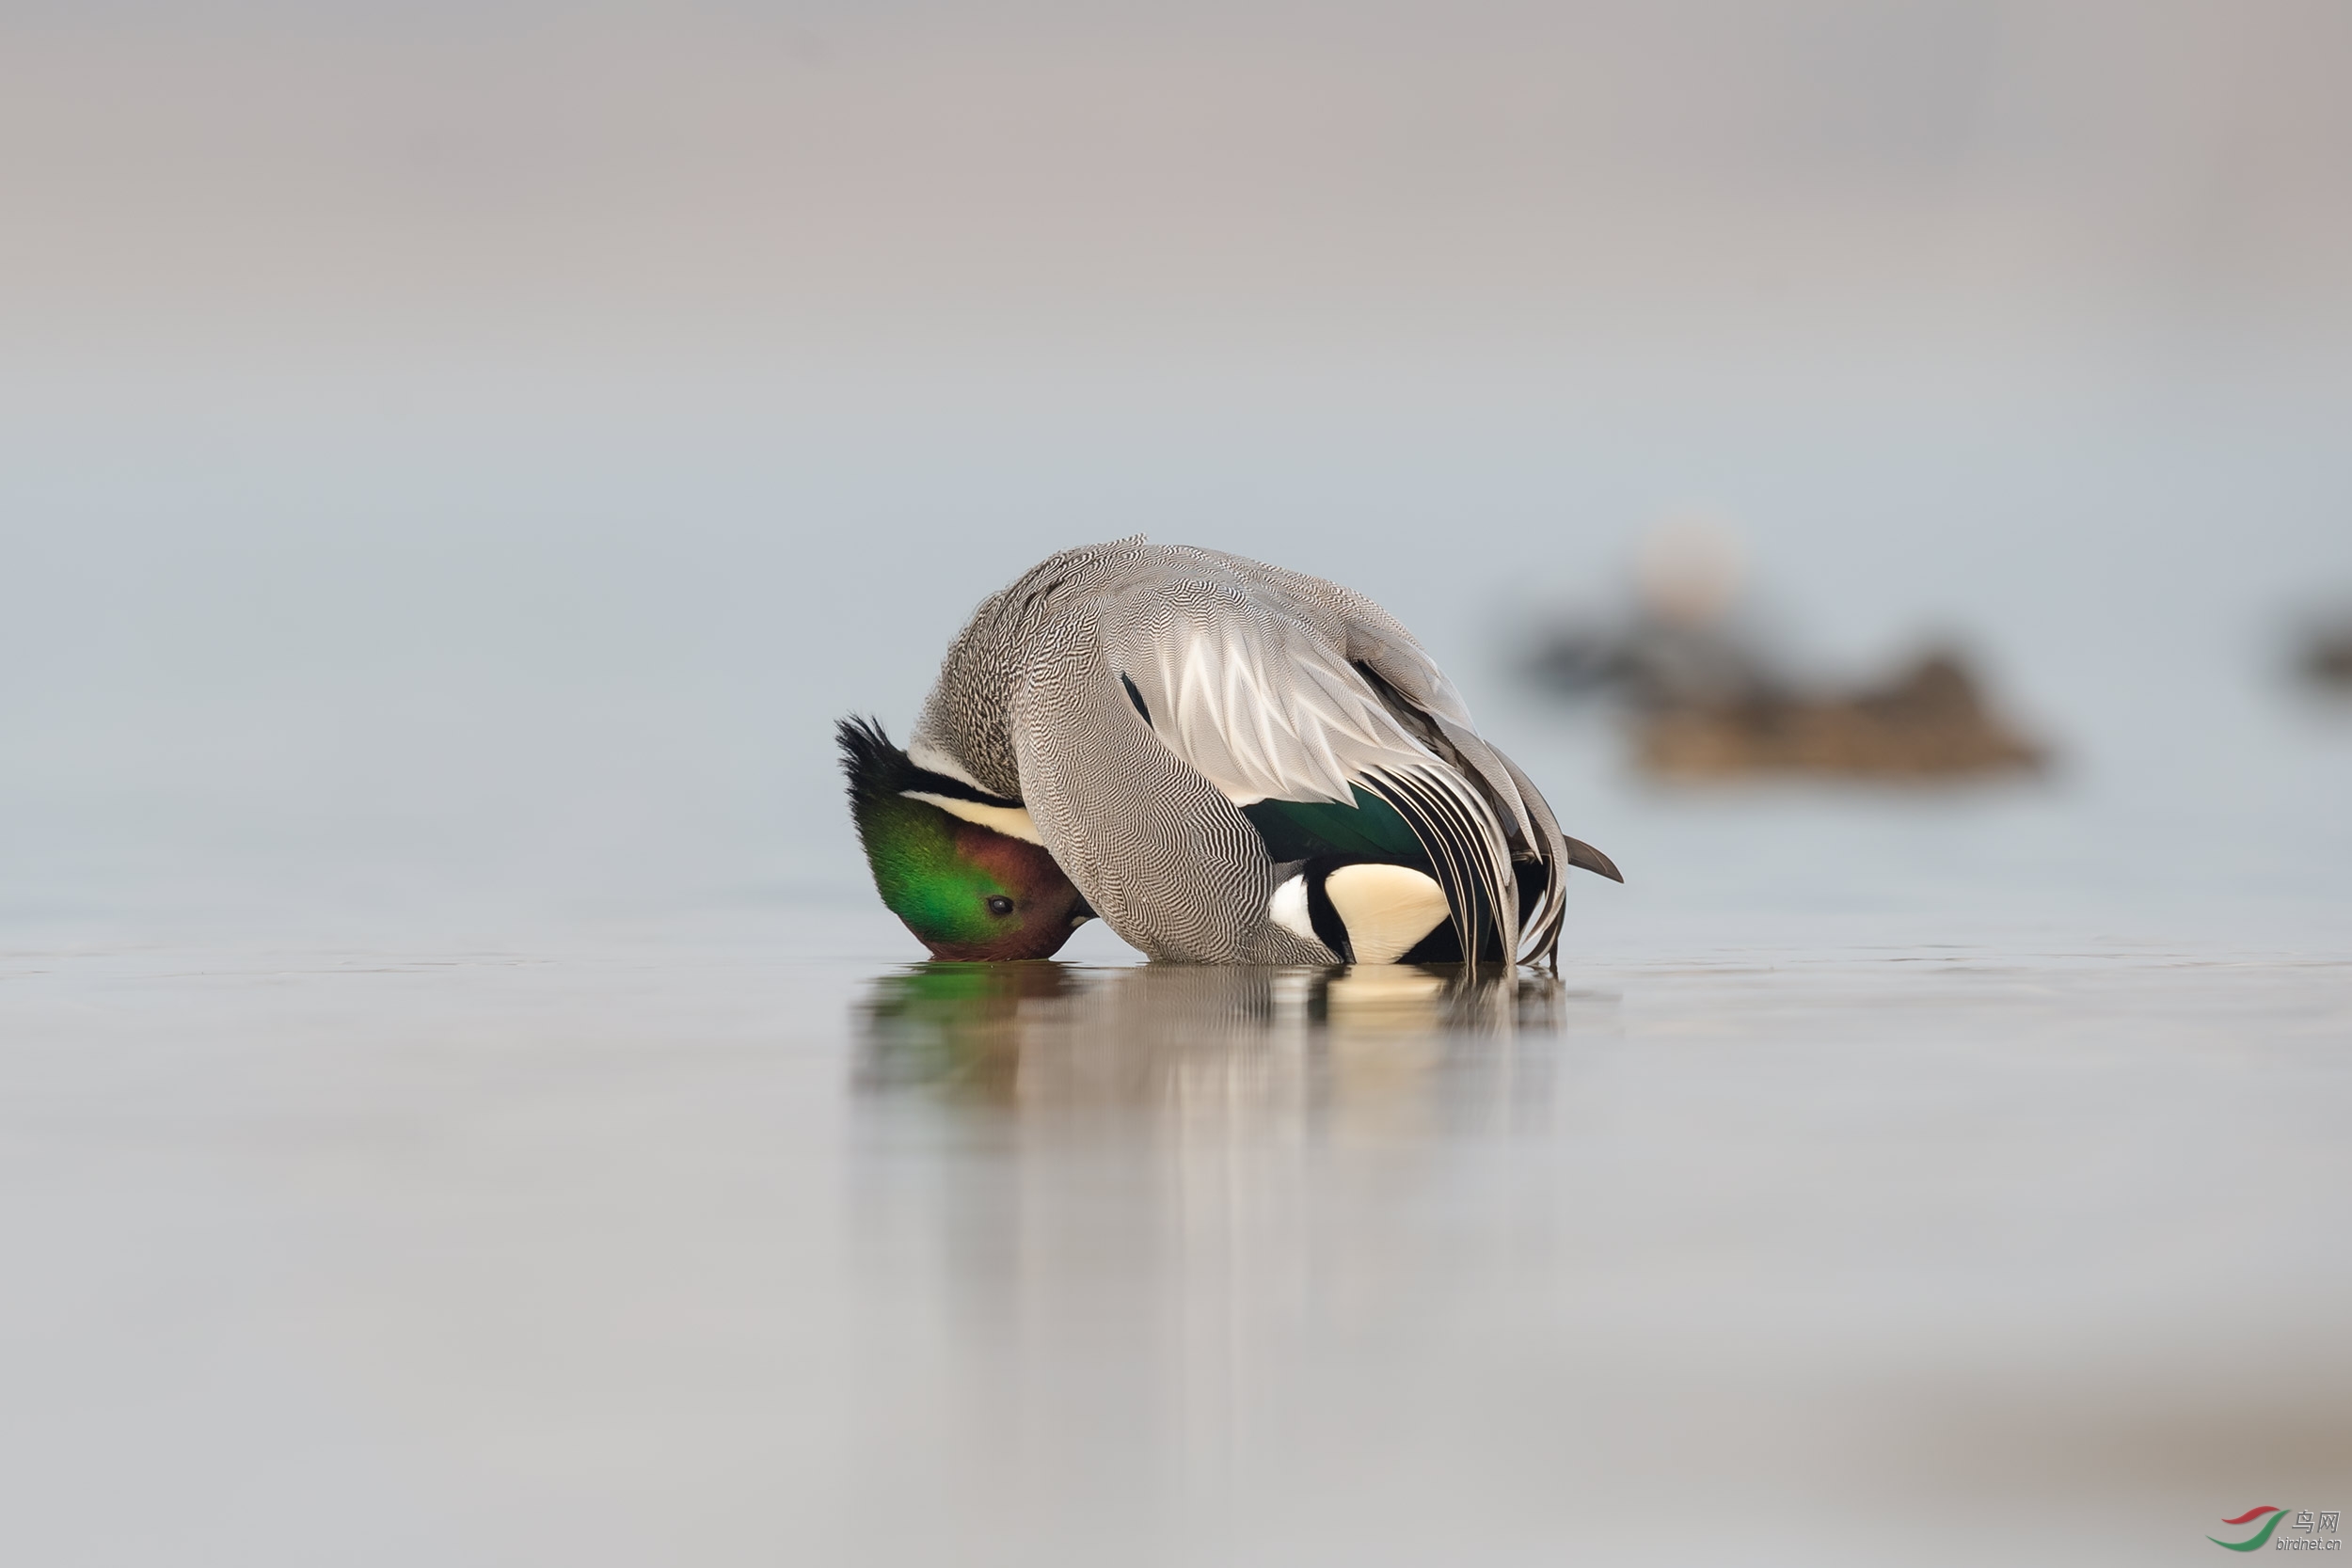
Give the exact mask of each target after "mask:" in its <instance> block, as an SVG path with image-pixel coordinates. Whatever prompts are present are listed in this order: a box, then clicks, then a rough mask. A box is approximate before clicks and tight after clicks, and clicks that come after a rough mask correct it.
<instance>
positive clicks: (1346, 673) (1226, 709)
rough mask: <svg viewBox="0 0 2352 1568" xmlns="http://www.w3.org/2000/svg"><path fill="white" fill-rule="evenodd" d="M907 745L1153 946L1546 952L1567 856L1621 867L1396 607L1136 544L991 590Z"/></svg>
mask: <svg viewBox="0 0 2352 1568" xmlns="http://www.w3.org/2000/svg"><path fill="white" fill-rule="evenodd" d="M845 744H847V742H846V740H845ZM903 755H904V757H905V759H906V763H907V766H908V767H909V768H913V769H915V770H919V771H920V772H921V773H922V774H923V775H925V776H926V777H929V778H931V779H934V780H943V781H949V782H951V784H952V786H954V787H953V788H952V790H951V789H950V787H949V786H948V785H946V784H942V785H937V786H934V787H933V788H930V789H928V790H922V791H905V792H904V793H905V794H906V795H907V796H909V797H910V798H913V799H916V800H925V801H927V802H930V803H931V804H933V805H935V806H936V807H937V808H938V809H939V810H941V811H943V812H946V813H947V814H949V815H951V816H956V817H958V818H960V819H961V820H962V821H964V822H968V823H974V824H984V825H986V826H988V827H990V828H991V829H993V831H996V832H1005V833H1009V834H1010V835H1012V836H1015V837H1018V838H1022V839H1026V840H1029V841H1031V842H1034V843H1036V844H1038V845H1040V846H1041V847H1043V848H1044V849H1046V850H1047V851H1048V852H1049V853H1050V854H1051V855H1052V857H1053V859H1054V861H1055V862H1056V863H1057V864H1058V865H1059V867H1060V869H1061V870H1062V872H1063V873H1065V874H1066V875H1067V876H1068V878H1069V879H1070V880H1071V881H1072V882H1073V883H1074V884H1075V886H1076V889H1077V891H1078V892H1079V893H1080V894H1081V895H1083V896H1084V898H1085V900H1086V903H1087V905H1089V906H1090V907H1091V909H1092V910H1093V911H1095V912H1098V913H1100V914H1101V915H1102V916H1103V918H1104V919H1105V920H1106V921H1108V922H1109V923H1110V926H1111V927H1112V928H1113V929H1114V930H1116V931H1117V932H1118V933H1119V934H1120V936H1121V937H1123V938H1125V939H1126V940H1127V941H1128V942H1132V943H1134V944H1135V945H1136V947H1138V948H1140V949H1141V950H1142V951H1143V952H1145V953H1146V954H1148V955H1150V956H1151V957H1152V958H1163V959H1169V960H1174V961H1181V962H1193V963H1287V964H1295V963H1330V962H1333V961H1335V960H1337V961H1356V960H1358V959H1359V958H1362V959H1364V960H1366V961H1370V960H1373V959H1375V958H1378V959H1383V960H1385V959H1393V958H1415V959H1437V958H1463V959H1466V960H1468V961H1470V962H1472V963H1476V962H1480V961H1482V960H1483V961H1489V962H1500V961H1510V960H1511V959H1513V958H1518V957H1520V956H1522V955H1523V956H1524V957H1526V958H1538V957H1542V958H1549V957H1551V956H1552V955H1553V954H1554V952H1555V950H1556V948H1557V945H1558V942H1559V931H1560V921H1561V915H1562V912H1563V902H1562V885H1561V884H1562V879H1563V876H1564V874H1565V870H1566V868H1567V867H1568V866H1569V865H1571V864H1576V865H1583V866H1585V867H1587V868H1588V869H1593V870H1596V871H1599V872H1601V873H1602V874H1603V875H1606V876H1611V877H1614V876H1615V875H1616V872H1615V868H1614V867H1613V866H1612V865H1610V863H1609V862H1608V859H1607V857H1605V856H1603V855H1601V854H1599V852H1598V851H1597V850H1594V849H1591V848H1590V847H1587V846H1584V845H1581V844H1579V843H1578V842H1577V841H1575V840H1573V839H1570V838H1567V837H1566V836H1565V835H1564V834H1563V833H1562V832H1561V831H1560V828H1559V825H1558V824H1557V822H1556V821H1554V819H1553V817H1552V814H1551V810H1550V808H1549V806H1548V805H1547V804H1546V803H1545V802H1544V800H1543V798H1542V796H1541V795H1540V794H1538V793H1537V792H1536V790H1535V787H1534V784H1532V783H1531V782H1530V781H1529V780H1528V778H1527V777H1526V775H1525V774H1523V773H1521V772H1520V771H1519V770H1518V768H1516V767H1515V766H1514V765H1513V764H1512V763H1511V762H1510V761H1509V759H1507V758H1505V757H1504V756H1502V753H1501V752H1497V751H1495V750H1494V749H1493V748H1492V747H1490V746H1488V745H1487V744H1486V742H1485V741H1484V740H1483V739H1481V738H1480V737H1479V736H1478V734H1477V732H1476V730H1475V729H1474V728H1472V726H1471V723H1470V714H1469V712H1468V710H1467V709H1466V708H1465V707H1464V706H1463V705H1462V702H1461V699H1460V697H1459V696H1458V694H1456V692H1455V691H1454V687H1453V685H1452V683H1451V682H1449V681H1448V680H1447V679H1446V678H1445V676H1444V674H1443V673H1441V672H1439V671H1438V667H1437V665H1436V664H1435V663H1434V662H1432V661H1431V659H1430V658H1429V657H1428V655H1427V654H1426V653H1424V652H1423V651H1422V648H1421V645H1420V644H1419V643H1418V642H1416V641H1414V640H1413V638H1412V636H1411V634H1410V633H1408V632H1406V630H1405V628H1404V627H1403V626H1400V625H1398V624H1397V622H1396V621H1395V620H1394V618H1393V617H1391V616H1390V615H1389V614H1388V612H1387V611H1385V610H1382V609H1380V607H1379V606H1377V605H1375V604H1374V603H1373V602H1372V601H1371V600H1370V599H1367V598H1365V597H1364V596H1363V595H1361V594H1356V593H1352V592H1350V591H1349V590H1347V589H1344V588H1341V587H1339V586H1337V585H1336V584H1333V583H1329V582H1326V581H1324V580H1323V579H1322V578H1312V577H1308V576H1305V575H1303V574H1301V573H1296V572H1288V571H1284V570H1282V569H1280V568H1279V567H1274V566H1268V565H1265V564H1263V563H1262V562H1254V561H1249V560H1246V559H1244V558H1242V557H1239V556H1233V555H1227V554H1224V553H1222V552H1219V551H1216V550H1203V549H1193V548H1187V547H1183V546H1157V545H1152V544H1150V543H1148V542H1147V541H1145V540H1144V539H1142V538H1141V537H1136V538H1131V539H1122V540H1119V541H1116V542H1114V543H1111V544H1105V545H1094V546H1084V547H1082V548H1078V549H1073V550H1065V551H1062V552H1061V553H1060V554H1057V555H1055V556H1053V557H1050V558H1049V559H1047V560H1046V561H1044V562H1041V563H1039V564H1038V565H1037V566H1035V567H1033V568H1032V569H1031V570H1030V571H1028V572H1027V573H1025V575H1024V576H1023V577H1022V578H1020V579H1019V580H1018V581H1016V582H1014V583H1013V584H1012V585H1011V586H1009V587H1008V588H1006V589H1004V590H1003V591H1002V592H1000V593H997V594H993V595H991V596H990V597H989V598H988V599H987V600H986V601H985V602H983V603H982V604H981V606H980V607H979V609H978V610H977V611H976V612H975V613H974V615H973V617H972V619H971V621H970V623H969V624H967V625H966V626H964V628H963V630H962V631H961V633H959V634H958V636H957V637H956V640H955V641H954V643H953V644H952V645H951V646H950V648H949V649H948V652H947V656H946V659H945V661H944V662H943V664H942V666H941V670H940V675H939V680H938V682H937V684H936V685H935V686H934V687H933V688H932V690H931V694H930V699H929V701H928V702H927V703H926V704H925V705H924V709H923V713H922V717H921V719H920V720H919V721H917V723H916V726H915V730H914V736H913V738H912V740H911V741H910V743H909V746H908V750H907V752H905V753H904V754H903ZM852 771H853V776H854V773H855V766H854V764H853V768H852ZM868 848H869V852H870V851H871V850H872V849H873V848H874V843H873V840H872V837H871V835H869V838H868ZM877 864H878V868H879V864H880V863H879V862H878V863H877ZM888 896H889V895H888V892H887V890H885V897H886V898H887V897H888ZM893 907H894V908H898V905H897V904H894V905H893ZM904 912H905V911H901V913H902V914H903V913H904ZM910 924H912V921H911V922H910ZM918 934H920V932H919V931H918ZM927 940H928V939H927ZM1057 945H1058V943H1057Z"/></svg>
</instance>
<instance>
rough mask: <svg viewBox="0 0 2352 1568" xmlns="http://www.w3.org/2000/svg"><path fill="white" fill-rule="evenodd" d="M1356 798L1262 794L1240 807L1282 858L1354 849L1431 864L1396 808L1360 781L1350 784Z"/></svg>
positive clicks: (1363, 855) (1370, 856)
mask: <svg viewBox="0 0 2352 1568" xmlns="http://www.w3.org/2000/svg"><path fill="white" fill-rule="evenodd" d="M1349 788H1351V789H1352V790H1354V792H1355V795H1356V803H1355V804H1354V805H1352V806H1343V805H1341V804H1340V803H1339V802H1338V801H1336V800H1260V801H1258V802H1256V803H1255V804H1253V805H1247V806H1244V807H1242V808H1241V810H1242V815H1243V816H1247V817H1248V818H1249V820H1250V822H1251V824H1252V825H1254V826H1255V827H1256V828H1257V830H1258V835H1259V836H1260V837H1261V838H1263V839H1264V840H1265V847H1266V853H1267V854H1269V855H1271V856H1273V857H1274V859H1275V860H1276V861H1277V862H1281V861H1304V860H1312V859H1314V858H1315V857H1317V856H1319V855H1353V856H1356V857H1358V858H1359V859H1363V860H1375V861H1388V862H1391V863H1394V864H1398V865H1426V864H1427V863H1428V862H1429V857H1428V855H1427V854H1426V853H1425V852H1423V850H1422V847H1421V840H1419V839H1418V838H1415V837H1414V836H1413V830H1412V827H1411V825H1410V824H1408V823H1407V822H1406V820H1405V818H1404V816H1402V815H1400V814H1399V813H1398V811H1397V809H1396V808H1395V807H1394V806H1392V805H1391V804H1389V802H1388V801H1386V800H1382V799H1380V797H1379V796H1377V795H1375V794H1373V793H1372V792H1371V791H1370V790H1367V789H1366V788H1364V786H1363V785H1361V784H1351V785H1349Z"/></svg>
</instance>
